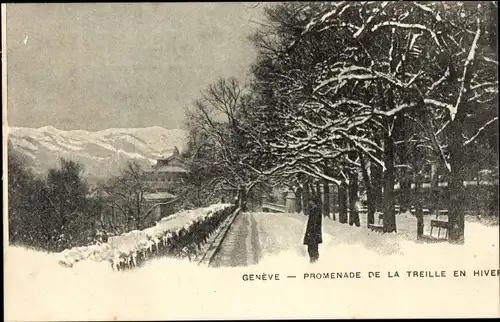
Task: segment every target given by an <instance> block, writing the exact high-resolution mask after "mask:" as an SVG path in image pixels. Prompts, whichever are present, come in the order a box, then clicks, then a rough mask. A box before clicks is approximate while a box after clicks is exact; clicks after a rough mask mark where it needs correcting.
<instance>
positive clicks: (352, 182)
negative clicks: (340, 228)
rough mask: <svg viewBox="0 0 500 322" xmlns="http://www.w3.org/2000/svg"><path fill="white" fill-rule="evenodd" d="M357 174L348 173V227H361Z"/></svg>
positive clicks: (354, 172) (353, 172)
mask: <svg viewBox="0 0 500 322" xmlns="http://www.w3.org/2000/svg"><path fill="white" fill-rule="evenodd" d="M357 203H358V174H357V172H356V171H352V172H351V173H349V225H351V226H352V225H356V227H359V226H361V224H360V222H359V212H358V206H357Z"/></svg>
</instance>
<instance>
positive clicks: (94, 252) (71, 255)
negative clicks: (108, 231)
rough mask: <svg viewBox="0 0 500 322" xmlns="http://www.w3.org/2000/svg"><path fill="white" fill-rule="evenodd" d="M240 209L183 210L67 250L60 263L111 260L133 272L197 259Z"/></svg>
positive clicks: (228, 206) (227, 206)
mask: <svg viewBox="0 0 500 322" xmlns="http://www.w3.org/2000/svg"><path fill="white" fill-rule="evenodd" d="M235 210H236V206H235V205H231V204H216V205H212V206H210V207H207V208H199V209H194V210H188V211H182V212H179V213H177V214H174V215H171V216H168V217H166V218H163V219H162V220H160V221H159V222H158V223H157V224H156V225H155V226H153V227H149V228H146V229H143V230H140V231H139V230H133V231H130V232H128V233H124V234H122V235H120V236H116V237H111V238H110V239H109V240H108V242H107V243H104V244H98V245H91V246H87V247H76V248H71V249H66V250H64V251H62V252H61V253H59V254H58V255H59V258H60V259H59V263H60V264H61V265H63V266H67V267H73V266H74V265H75V264H76V263H78V262H81V261H84V260H94V261H98V262H102V261H108V262H109V263H110V265H111V267H112V268H113V269H114V270H124V269H130V268H134V267H137V266H140V265H142V264H143V263H144V262H146V261H147V260H149V259H152V258H154V257H161V256H171V257H182V258H183V257H187V258H189V259H191V258H192V257H194V256H196V254H197V252H198V251H199V250H200V249H201V246H202V245H203V244H204V243H206V242H207V240H208V239H209V237H210V236H211V235H212V234H213V233H214V232H215V230H216V229H217V227H218V226H219V225H220V224H221V223H222V221H223V220H224V219H226V218H227V217H228V216H229V215H230V214H232V213H233V212H234V211H235Z"/></svg>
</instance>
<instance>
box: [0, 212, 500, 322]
mask: <svg viewBox="0 0 500 322" xmlns="http://www.w3.org/2000/svg"><path fill="white" fill-rule="evenodd" d="M243 215H246V216H248V217H247V219H248V221H249V222H252V225H253V227H254V228H253V229H255V230H256V231H257V234H254V237H253V238H255V239H256V240H255V241H254V243H253V244H254V245H258V246H257V247H258V248H259V250H260V254H259V256H258V258H257V261H256V263H255V264H254V265H251V266H247V267H245V266H242V267H220V268H203V267H200V266H197V265H196V264H193V263H190V262H188V261H178V260H173V259H160V260H155V261H151V262H149V263H148V264H147V265H145V266H144V267H141V268H138V269H136V270H131V271H123V272H112V271H111V270H110V269H109V266H108V265H106V264H102V263H98V262H94V261H85V264H84V265H83V264H82V265H78V266H75V268H72V269H70V268H64V267H61V266H60V265H58V264H57V262H56V260H55V258H54V257H53V256H52V255H49V254H46V253H41V252H36V251H32V250H27V249H23V248H17V247H8V248H7V249H6V251H7V254H6V257H5V258H6V260H5V269H6V279H5V292H6V294H7V295H6V297H5V298H6V300H5V317H6V320H56V319H57V320H87V319H101V320H108V319H117V320H124V319H129V320H130V319H141V320H142V319H196V318H205V319H206V318H265V317H267V318H339V317H344V318H353V317H356V318H367V317H456V316H459V317H469V316H481V317H498V316H500V301H499V299H500V279H499V277H498V276H496V277H492V276H487V277H486V276H482V277H481V276H473V270H494V269H495V270H497V269H499V229H498V226H493V227H488V226H484V225H482V224H479V223H467V225H466V243H465V245H463V246H458V245H450V244H418V243H415V242H414V241H413V240H411V239H409V238H407V237H405V234H404V229H403V225H404V224H403V222H405V221H406V222H407V223H411V218H404V217H398V223H399V224H400V231H401V234H399V233H398V234H390V235H382V234H378V233H375V232H371V231H369V230H368V229H366V228H364V227H360V228H356V227H351V226H348V225H342V224H339V223H338V222H333V221H331V220H328V219H326V220H325V221H324V223H325V225H324V231H323V233H324V235H323V240H324V243H323V244H322V245H321V246H320V256H321V257H320V260H319V261H318V262H317V263H316V264H312V265H311V264H309V263H308V260H307V257H306V251H305V248H304V246H303V245H302V244H301V242H302V237H303V233H304V229H305V220H306V218H305V217H304V216H303V215H299V214H273V213H255V214H243ZM247 219H246V220H247ZM247 230H248V231H251V229H250V228H249V229H247ZM408 230H410V229H409V228H408ZM238 231H240V233H241V234H245V232H244V230H238ZM408 235H410V234H408ZM242 237H243V238H244V237H245V236H242ZM241 244H242V245H249V243H241ZM245 247H252V243H250V246H245ZM250 264H252V263H250ZM408 270H411V271H430V272H435V271H438V272H441V271H446V274H447V277H446V278H443V277H427V278H425V277H424V278H413V277H412V278H409V277H406V274H407V273H406V271H408ZM454 270H465V271H466V273H467V275H468V276H467V277H453V271H454ZM369 271H373V272H374V271H379V272H380V278H368V276H367V275H368V272H369ZM396 271H398V272H399V275H400V277H399V278H395V277H393V278H389V276H388V275H389V274H391V273H392V275H393V276H394V273H395V272H396ZM336 272H359V273H360V275H361V278H359V279H350V278H342V279H339V278H333V279H324V278H321V279H310V278H306V279H304V274H309V275H310V276H311V275H314V274H317V273H320V275H322V274H323V273H336ZM264 273H265V274H279V275H280V280H277V281H276V280H272V281H269V280H268V281H263V280H257V281H243V276H244V274H260V275H262V274H264ZM435 274H436V273H434V275H435ZM439 274H441V273H439ZM287 275H294V276H296V278H290V279H287V278H286V276H287Z"/></svg>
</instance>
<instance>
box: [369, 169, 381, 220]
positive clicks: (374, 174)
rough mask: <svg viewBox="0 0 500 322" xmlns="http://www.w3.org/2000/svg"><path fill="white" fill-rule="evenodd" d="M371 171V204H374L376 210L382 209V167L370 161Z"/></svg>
mask: <svg viewBox="0 0 500 322" xmlns="http://www.w3.org/2000/svg"><path fill="white" fill-rule="evenodd" d="M370 172H371V183H372V189H373V190H372V191H373V192H372V195H373V204H374V206H375V209H376V211H383V200H384V199H383V198H384V196H383V189H382V186H383V184H382V183H383V180H382V179H383V173H382V168H381V167H379V166H377V165H376V164H375V163H373V162H372V163H371V166H370Z"/></svg>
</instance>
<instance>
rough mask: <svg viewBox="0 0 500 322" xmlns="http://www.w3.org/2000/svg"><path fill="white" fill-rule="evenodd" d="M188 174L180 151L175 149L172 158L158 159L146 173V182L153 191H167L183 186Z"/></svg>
mask: <svg viewBox="0 0 500 322" xmlns="http://www.w3.org/2000/svg"><path fill="white" fill-rule="evenodd" d="M186 174H187V170H186V168H185V167H184V163H183V161H182V159H181V158H180V156H179V150H178V149H177V147H175V148H174V151H173V153H172V155H171V156H169V157H165V156H163V157H161V158H159V159H157V160H156V164H155V165H153V167H152V169H151V170H146V171H144V181H146V183H147V184H148V186H149V187H151V190H154V191H166V190H169V187H173V186H176V185H178V184H182V182H183V179H184V178H185V176H186Z"/></svg>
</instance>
